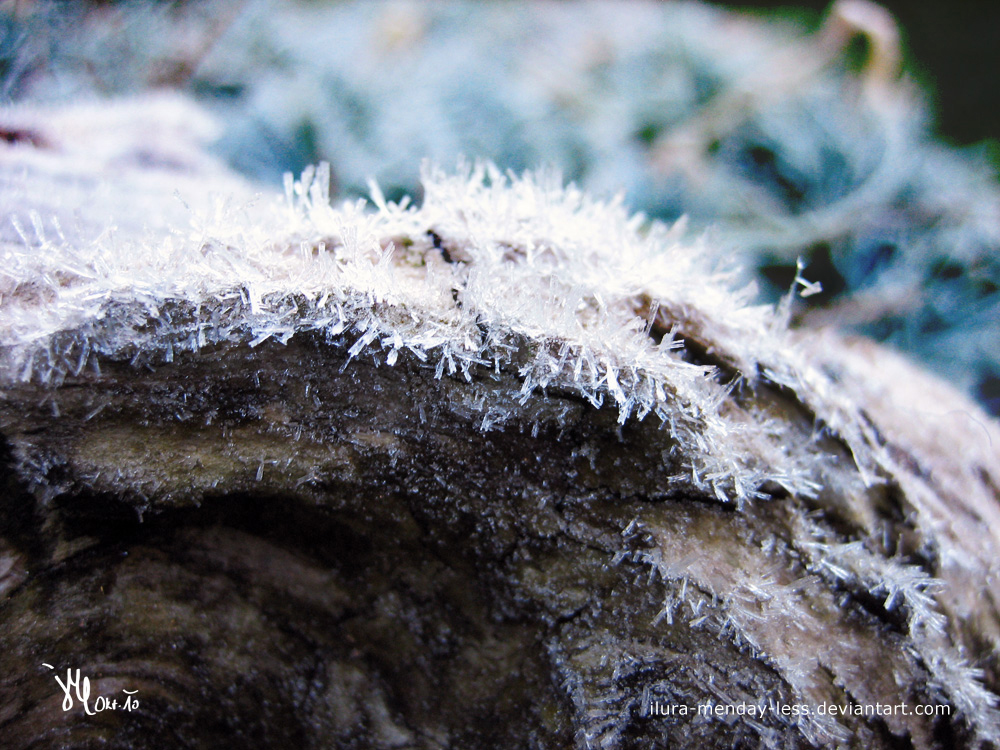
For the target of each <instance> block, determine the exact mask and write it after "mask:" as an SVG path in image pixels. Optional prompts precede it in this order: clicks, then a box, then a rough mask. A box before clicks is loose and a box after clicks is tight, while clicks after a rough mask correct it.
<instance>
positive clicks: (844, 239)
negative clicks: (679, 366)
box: [0, 0, 1000, 413]
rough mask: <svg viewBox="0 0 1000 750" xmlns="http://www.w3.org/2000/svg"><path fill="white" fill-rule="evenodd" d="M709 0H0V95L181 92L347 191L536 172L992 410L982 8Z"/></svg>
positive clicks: (238, 144)
mask: <svg viewBox="0 0 1000 750" xmlns="http://www.w3.org/2000/svg"><path fill="white" fill-rule="evenodd" d="M733 5H734V7H732V8H728V9H727V8H723V7H721V6H719V5H715V6H709V5H705V4H699V3H694V2H667V1H661V2H654V1H652V0H650V1H649V2H641V1H636V2H625V1H622V0H607V1H606V2H573V1H572V0H564V1H563V2H526V1H523V0H495V1H494V2H471V1H466V2H460V1H458V0H455V1H454V2H417V1H416V0H384V1H383V0H342V1H337V0H326V1H323V0H247V1H246V2H219V1H215V0H203V1H200V2H195V1H193V0H192V1H189V2H169V3H168V2H140V1H135V0H134V1H132V2H74V3H58V2H52V1H51V0H50V1H41V0H35V1H23V2H10V1H7V2H2V3H0V97H2V99H3V101H4V102H22V101H37V102H59V101H66V100H71V99H78V98H81V97H94V96H116V95H124V94H130V93H135V92H139V91H143V90H147V89H150V88H162V87H168V88H176V89H180V90H183V91H186V92H188V93H190V94H191V95H193V96H195V97H197V98H198V99H199V100H201V101H202V102H203V103H205V104H206V106H208V107H209V108H211V109H212V110H214V111H215V112H216V113H217V115H218V116H219V118H220V120H221V121H222V123H223V124H224V129H223V132H222V134H221V136H220V138H219V140H218V142H217V143H216V144H215V148H216V149H217V151H218V153H219V154H220V155H222V156H223V157H224V158H226V159H227V160H228V161H229V162H230V163H231V164H232V165H233V166H234V167H235V168H237V169H238V170H240V171H242V172H244V173H245V174H247V175H249V176H251V177H253V178H255V179H259V180H263V181H268V182H277V181H279V180H280V178H281V175H282V174H283V173H284V172H285V171H289V170H290V171H294V172H297V171H299V170H301V169H302V168H304V167H305V166H306V165H307V164H309V163H312V162H315V161H318V160H321V159H322V160H326V161H329V162H330V163H331V165H332V168H333V175H334V183H335V184H334V187H335V189H337V190H338V191H339V192H340V194H342V195H345V196H352V195H361V194H365V193H366V192H367V189H368V187H367V185H368V179H369V178H375V179H377V180H378V181H379V183H380V185H381V186H382V188H383V190H384V192H385V193H386V195H387V196H388V197H389V198H390V199H396V198H399V197H401V196H402V195H403V194H415V195H416V196H417V197H418V198H419V184H418V182H417V175H418V170H419V165H420V163H421V161H422V160H423V159H425V158H431V159H434V160H436V161H438V162H440V163H442V164H444V165H446V166H447V165H449V164H453V163H455V161H456V160H457V159H458V158H459V157H460V156H466V157H469V158H488V159H491V160H493V161H495V162H496V163H497V164H498V165H500V166H501V167H503V168H508V169H512V170H514V171H521V170H523V169H528V168H532V167H536V166H539V165H542V164H554V165H555V166H557V167H559V168H560V169H561V170H562V171H563V174H564V175H565V176H566V178H567V179H569V180H574V181H577V182H578V183H580V184H581V185H583V186H585V187H587V188H588V189H590V190H591V191H593V192H595V193H597V194H599V195H611V194H613V193H616V192H624V193H625V196H626V201H627V203H628V204H629V205H630V206H631V207H632V208H633V209H635V210H641V211H643V212H645V213H646V214H647V215H648V216H650V217H653V218H658V219H664V220H667V221H673V220H676V219H677V218H679V217H680V216H682V215H686V216H687V217H688V220H689V222H690V228H691V231H692V232H703V231H708V232H709V233H710V235H711V237H712V240H713V242H714V243H716V244H717V245H718V246H721V247H723V248H725V249H726V250H727V251H728V252H729V254H730V255H731V256H732V257H733V258H734V259H736V260H737V261H738V262H740V263H743V264H747V265H748V266H749V267H750V268H752V269H755V272H756V278H757V280H758V281H759V283H760V285H761V288H762V293H763V295H764V297H765V298H769V299H771V300H773V299H776V298H777V297H778V296H779V295H780V294H782V293H784V292H786V291H787V290H788V288H789V287H790V285H791V284H792V282H793V278H794V275H795V268H796V263H797V261H798V260H799V259H801V260H802V262H803V263H804V264H805V272H804V275H805V276H806V278H808V279H810V280H814V281H819V282H821V283H822V286H823V292H822V293H820V294H815V295H813V296H810V297H809V298H807V299H806V300H804V303H803V305H802V306H801V308H800V313H799V315H798V319H797V324H799V325H803V326H809V325H824V324H835V325H840V326H843V327H848V328H852V329H854V330H856V331H859V332H861V333H864V334H867V335H870V336H873V337H875V338H877V339H879V340H881V341H884V342H887V343H889V344H891V345H893V346H896V347H897V348H899V349H901V350H903V351H906V352H908V353H909V354H910V355H911V356H912V357H913V358H915V359H917V360H920V361H922V362H923V363H924V364H925V365H927V366H929V367H931V368H932V369H936V370H937V371H938V372H940V373H942V374H945V375H946V376H947V377H948V378H949V379H950V380H951V381H952V382H954V383H955V384H956V385H958V386H959V387H962V388H964V389H965V390H966V391H968V392H969V393H971V394H973V395H974V396H976V397H977V398H979V399H980V400H981V402H982V403H983V404H984V405H986V406H987V408H989V409H990V410H991V411H993V412H994V413H998V412H1000V256H998V249H1000V191H998V188H997V185H996V179H995V169H994V165H993V164H991V161H990V158H991V157H990V154H991V146H990V144H991V142H992V141H991V139H993V138H995V137H996V136H997V135H1000V123H998V120H1000V106H997V105H998V104H1000V103H998V102H996V99H997V96H998V95H1000V87H998V86H997V85H996V84H995V83H993V71H995V70H996V69H997V57H998V56H1000V49H998V47H997V45H994V44H993V42H992V38H991V36H992V31H993V29H995V28H997V25H996V24H997V22H998V21H1000V4H996V3H990V2H964V3H963V2H960V3H950V4H947V5H943V4H940V3H931V2H919V1H918V2H905V1H904V0H894V1H893V2H892V3H890V4H889V5H888V7H889V9H890V10H891V11H892V13H894V14H895V20H894V19H893V16H890V15H889V14H887V13H885V12H884V11H882V10H881V8H880V7H878V6H875V5H872V4H870V3H867V2H861V1H860V0H841V2H839V3H838V4H836V5H834V6H828V4H827V3H825V2H814V1H813V0H807V1H806V2H802V3H798V4H794V5H791V4H788V3H748V2H742V3H737V4H733ZM900 29H901V31H900ZM901 68H902V72H901ZM914 81H916V84H915V83H914ZM917 84H921V85H917ZM928 91H932V92H934V93H933V94H931V95H930V96H931V99H930V100H929V99H928V94H927V93H926V92H928ZM932 112H934V113H936V119H937V124H935V116H932ZM0 126H2V123H0ZM942 138H943V139H944V140H943V141H942ZM946 143H947V144H950V145H946ZM959 146H961V147H962V148H959ZM995 150H996V149H995V148H993V151H994V152H995Z"/></svg>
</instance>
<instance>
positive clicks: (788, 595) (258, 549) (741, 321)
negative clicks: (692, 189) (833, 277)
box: [0, 99, 1000, 748]
mask: <svg viewBox="0 0 1000 750" xmlns="http://www.w3.org/2000/svg"><path fill="white" fill-rule="evenodd" d="M0 125H2V127H3V128H4V129H5V133H8V134H11V135H10V137H5V139H4V140H5V141H6V144H5V145H3V146H2V149H3V150H2V151H0V180H2V183H0V184H2V191H3V195H4V200H3V212H4V217H3V222H2V229H0V231H2V242H3V248H2V252H3V255H4V261H3V267H4V271H3V275H2V278H0V284H2V287H0V293H2V305H0V347H2V350H0V371H2V378H3V391H2V400H0V423H2V433H3V437H4V441H5V447H4V455H3V460H4V463H5V465H6V468H7V471H6V473H5V492H4V494H3V497H2V501H0V519H2V521H0V524H2V525H0V530H2V539H0V545H2V546H0V592H2V593H3V597H4V601H3V604H2V607H0V664H2V669H0V740H2V745H3V746H4V747H7V748H26V747H57V746H58V747H62V746H70V745H72V746H90V745H94V746H96V745H101V746H104V747H122V748H124V747H129V748H139V747H163V746H178V747H218V746H222V745H224V746H227V747H271V746H273V747H288V746H301V747H358V746H364V747H375V748H400V747H412V748H460V747H504V748H506V747H580V748H589V747H605V748H628V747H637V748H650V747H671V748H684V747H736V746H739V747H764V748H790V747H840V746H842V747H859V748H861V747H864V748H880V747H882V748H890V747H899V746H901V745H905V744H907V743H909V744H910V745H912V746H913V747H917V748H939V747H941V748H944V747H994V746H996V743H997V739H998V737H1000V725H998V715H997V712H996V709H995V697H996V694H997V691H998V689H1000V662H998V656H997V654H998V650H997V646H998V644H1000V630H998V628H1000V615H998V610H997V601H998V595H1000V582H998V578H997V560H998V559H1000V557H998V552H1000V538H998V535H1000V517H998V516H1000V513H998V504H997V500H998V489H997V488H998V486H1000V431H998V429H997V425H996V424H995V423H994V422H992V421H991V420H990V419H989V418H988V417H986V416H985V415H983V414H982V413H981V412H980V411H979V410H978V409H977V407H975V406H974V405H972V404H970V403H969V402H968V401H967V400H966V399H965V398H964V397H962V396H959V395H957V394H955V393H954V392H953V391H952V390H951V389H950V388H949V387H948V386H947V385H945V384H943V383H940V382H938V381H936V380H933V379H931V378H930V377H929V376H926V375H924V374H923V373H921V372H920V371H919V370H918V369H916V368H915V367H914V366H913V365H911V364H908V363H906V362H904V361H902V360H901V359H899V358H898V357H897V356H895V355H893V354H891V353H889V352H887V351H885V350H882V349H879V348H877V347H876V346H874V345H872V344H867V343H864V342H859V341H853V342H852V341H847V340H843V339H841V338H839V337H837V336H836V335H834V334H832V333H829V332H818V331H809V332H799V333H793V332H790V331H788V330H787V328H786V325H785V321H786V320H787V314H788V310H787V307H779V308H777V309H774V308H771V307H762V306H754V305H753V304H751V300H752V297H751V294H750V293H749V292H748V291H746V290H743V291H740V290H734V289H733V288H732V286H731V284H730V280H729V277H728V276H727V275H726V273H725V272H724V271H722V270H719V269H720V266H719V265H718V258H716V257H715V256H714V255H713V250H712V248H711V247H709V246H706V245H704V244H703V243H692V242H690V241H688V240H686V239H685V238H684V237H683V231H682V228H675V229H668V228H665V227H662V226H659V225H656V224H653V225H647V224H645V223H644V222H643V221H642V220H641V219H636V218H630V217H629V216H628V214H627V212H626V211H625V210H624V209H623V208H622V207H621V206H620V205H619V204H618V203H615V202H610V203H603V202H600V201H595V200H593V199H591V198H588V197H587V196H585V195H582V194H580V193H579V192H577V191H575V190H574V189H572V188H564V187H563V186H562V185H561V184H559V182H558V179H556V178H554V177H553V176H550V175H535V176H530V175H529V176H525V177H523V178H513V177H505V176H502V175H499V174H497V173H495V172H494V171H492V170H490V169H489V168H488V167H486V166H476V167H469V168H465V169H460V170H459V172H458V174H456V175H446V174H443V173H439V172H436V171H433V170H427V171H426V174H425V185H424V195H423V198H422V201H421V204H420V206H419V207H409V206H407V205H394V204H387V203H386V202H385V201H384V200H383V199H382V198H381V197H380V195H379V194H378V191H377V189H373V196H372V203H373V206H372V207H371V208H369V207H366V206H363V205H360V204H358V205H346V206H340V207H336V208H335V207H331V205H330V202H329V199H328V196H327V195H326V191H325V185H326V180H327V177H326V176H325V175H324V174H323V171H322V170H318V171H310V172H309V173H307V174H305V175H303V178H302V180H300V181H298V182H294V183H292V182H291V181H290V182H289V184H288V186H287V188H288V189H287V197H285V198H282V197H280V196H270V195H267V194H263V195H256V189H255V188H253V187H252V186H248V185H246V184H244V183H243V182H241V181H240V180H239V179H238V178H237V177H235V176H233V175H231V174H228V173H226V171H225V170H224V169H223V168H222V167H221V166H219V165H218V164H216V163H215V162H214V161H213V160H212V159H211V158H210V157H208V156H206V155H205V153H204V152H203V151H202V150H201V148H200V146H199V143H200V140H201V139H202V138H204V137H205V134H206V133H207V131H206V130H204V128H205V127H207V123H205V121H204V120H203V117H202V115H201V114H200V113H199V112H198V111H196V110H193V109H191V108H190V107H189V106H188V105H186V104H185V103H184V102H183V101H180V100H172V99H150V100H144V101H141V102H133V103H128V104H118V105H105V106H102V107H90V108H87V107H80V108H75V109H72V110H69V111H62V112H41V111H35V110H11V111H6V112H3V113H2V122H0ZM213 196H216V197H213ZM803 283H805V282H803ZM67 670H69V671H68V672H67ZM76 670H79V672H76ZM74 675H77V676H79V678H80V681H79V683H76V684H75V685H74V684H73V683H72V680H73V677H74ZM56 678H58V679H56ZM84 678H86V679H87V680H88V682H87V683H86V684H87V686H89V691H90V692H89V697H87V696H81V694H80V693H79V692H77V691H78V690H82V689H83V688H82V687H81V686H82V684H83V681H84ZM61 683H62V684H65V685H66V689H64V688H63V687H62V685H61ZM81 697H87V700H86V701H81V700H80V699H81ZM114 699H117V700H118V704H116V705H115V707H114V708H108V706H109V705H111V704H110V701H112V700H114ZM102 701H103V702H102ZM129 701H131V702H130V703H129ZM136 702H137V703H136ZM126 703H128V706H129V707H128V708H123V706H125V705H126ZM99 708H105V709H107V710H97V709H99Z"/></svg>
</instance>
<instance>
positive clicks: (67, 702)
mask: <svg viewBox="0 0 1000 750" xmlns="http://www.w3.org/2000/svg"><path fill="white" fill-rule="evenodd" d="M42 666H43V667H47V668H48V669H55V667H53V666H52V665H51V664H45V663H44V662H43V663H42ZM55 678H56V682H58V683H59V687H61V688H62V690H63V702H62V709H63V711H69V710H70V709H72V708H73V696H74V694H75V695H76V700H77V702H78V703H80V704H82V705H83V710H84V711H86V712H87V715H88V716H94V715H95V714H99V713H101V712H102V711H134V710H135V709H137V708H139V699H138V698H135V697H133V696H135V694H136V693H138V692H139V691H138V690H124V689H123V690H122V692H123V693H125V695H127V696H128V697H127V698H126V699H125V700H124V701H123V702H122V703H120V704H119V702H118V698H106V697H105V696H103V695H99V696H97V697H96V698H94V705H93V709H91V705H90V678H89V677H84V678H83V679H82V680H81V679H80V670H79V669H77V670H76V674H75V675H74V674H73V670H72V669H67V670H66V681H65V682H63V681H62V680H61V679H60V678H59V675H55Z"/></svg>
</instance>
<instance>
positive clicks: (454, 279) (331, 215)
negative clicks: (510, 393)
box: [0, 164, 864, 502]
mask: <svg viewBox="0 0 1000 750" xmlns="http://www.w3.org/2000/svg"><path fill="white" fill-rule="evenodd" d="M423 184H424V197H423V200H422V203H421V205H420V206H419V207H416V206H413V205H411V204H410V203H409V202H408V201H407V200H404V201H402V202H401V203H400V204H395V203H389V202H387V201H386V200H385V199H384V198H383V197H382V195H381V193H380V191H379V190H378V188H377V187H376V186H375V185H372V199H371V203H372V204H373V207H372V206H369V204H368V203H367V202H365V201H359V202H353V203H347V204H344V205H339V206H332V205H331V203H330V198H329V195H328V188H327V186H328V185H329V174H328V171H327V168H326V167H325V166H321V167H320V168H319V169H309V170H307V171H306V172H305V173H304V174H303V176H302V179H301V180H298V181H295V180H293V179H292V178H291V177H289V178H288V179H287V180H286V196H285V199H284V200H281V199H278V198H274V199H260V198H258V199H257V200H254V201H249V202H244V203H243V204H242V205H238V204H239V199H231V200H229V201H227V200H224V199H218V200H216V201H215V203H214V204H212V205H210V206H209V207H205V206H198V207H195V209H193V210H192V211H191V213H192V216H193V217H194V218H193V219H192V222H191V226H190V227H189V228H185V229H184V230H183V231H180V230H178V229H169V230H167V231H161V232H159V233H157V232H155V231H153V230H150V231H148V232H147V233H146V234H145V235H143V236H140V237H135V236H128V237H120V236H118V235H117V234H116V232H115V230H114V228H113V227H112V228H110V229H108V230H107V231H106V232H103V233H102V234H100V236H98V237H96V238H93V239H91V240H90V241H88V242H79V241H73V242H70V241H68V240H66V238H65V236H64V233H63V231H62V228H61V227H60V226H59V225H58V223H57V222H53V221H47V220H46V217H43V216H40V215H38V214H30V215H29V216H27V217H15V218H14V219H13V222H14V224H15V227H16V229H17V232H18V234H19V235H20V237H21V240H22V244H21V245H20V246H19V247H18V246H8V249H7V251H6V256H7V257H6V258H5V262H4V264H5V266H6V267H7V269H8V270H7V271H6V273H5V276H4V279H3V287H2V294H3V309H2V314H0V325H2V328H0V331H2V333H0V336H2V345H3V360H2V366H3V372H4V376H5V378H6V379H8V380H21V381H25V380H29V379H36V380H41V381H43V382H48V383H53V384H57V383H58V382H60V380H61V379H62V378H63V377H65V376H66V375H67V374H78V373H79V372H81V371H82V370H83V369H84V368H86V367H88V366H90V367H96V366H97V357H95V355H109V356H116V357H121V356H128V357H132V358H134V359H136V360H137V361H144V360H146V359H147V358H152V359H157V360H162V359H166V360H167V361H171V360H172V359H173V357H174V354H175V352H177V351H182V350H197V349H199V348H201V347H205V346H208V345H212V344H217V343H220V342H238V343H247V344H249V346H251V347H256V346H258V345H260V344H262V343H263V342H265V341H267V340H268V339H274V340H277V341H280V342H283V343H284V342H287V341H288V340H289V339H290V338H291V337H292V336H294V335H295V334H296V333H299V332H303V331H316V332H320V333H322V334H325V335H326V336H327V337H328V338H329V339H330V340H335V339H336V340H337V341H342V340H346V341H348V342H349V343H348V345H349V354H350V356H351V357H352V358H354V357H357V356H368V355H372V356H377V357H384V358H385V361H386V362H387V363H388V364H390V365H392V364H394V363H395V362H396V361H397V359H398V357H399V355H400V353H401V352H403V351H407V352H410V353H411V354H412V355H413V356H415V357H417V358H418V359H419V360H421V361H424V362H427V363H428V366H431V367H434V368H435V375H436V376H437V377H442V376H444V375H448V376H456V377H464V378H466V379H471V376H472V373H473V371H474V370H475V369H477V368H483V369H487V370H492V371H495V372H499V371H500V370H501V369H506V370H508V371H510V370H511V369H514V370H516V372H517V373H518V375H519V376H520V378H521V379H522V383H523V385H522V387H521V390H520V399H521V402H522V404H523V403H525V402H526V401H527V400H528V399H529V398H531V397H532V394H533V393H535V392H536V391H538V390H540V389H545V388H547V387H559V388H563V389H570V390H571V391H575V392H577V393H579V394H581V395H582V396H584V397H585V398H586V399H588V400H589V401H590V402H591V403H592V404H593V405H594V406H595V407H600V406H602V405H605V404H613V405H614V406H615V407H616V408H617V409H618V413H619V421H620V422H621V423H625V422H626V421H627V420H629V419H643V418H646V417H647V416H648V415H650V414H652V415H655V418H657V419H659V420H661V421H662V422H663V424H664V425H665V427H666V428H668V429H670V430H671V432H672V433H673V435H674V437H675V438H676V439H677V441H678V444H679V446H680V448H681V449H682V451H681V452H682V453H683V454H684V456H685V458H684V459H683V461H682V463H683V465H685V466H686V467H687V468H686V469H685V478H686V479H687V480H693V481H694V482H695V484H696V485H698V486H701V487H703V488H705V489H706V490H708V491H711V492H712V493H714V494H715V495H716V496H717V497H718V498H719V499H720V500H723V501H730V500H735V501H738V502H743V501H744V500H746V499H749V498H752V497H755V496H759V494H760V492H759V489H760V487H761V485H762V484H764V483H765V482H771V483H774V484H777V485H780V486H782V487H784V488H785V489H787V490H788V491H791V492H793V493H800V494H812V493H813V492H814V491H815V490H816V489H817V485H816V484H815V477H816V467H815V465H813V464H812V463H811V461H812V458H811V457H810V453H809V446H808V441H805V443H806V444H802V443H803V441H801V440H796V439H791V436H790V435H789V434H788V433H787V426H779V423H778V422H774V423H772V422H771V421H770V420H769V419H768V418H767V417H766V416H764V415H763V414H758V413H756V412H755V410H754V409H753V408H750V407H747V406H740V405H738V400H736V399H733V398H731V391H732V389H733V388H734V387H739V384H740V381H741V380H744V379H745V380H749V381H751V382H754V381H756V380H757V378H758V372H761V371H763V372H766V373H767V375H768V377H769V378H770V379H772V380H774V381H776V382H780V383H781V384H783V385H786V386H791V387H793V388H796V389H798V390H802V391H806V390H808V388H809V387H816V386H817V383H816V382H812V383H811V385H808V387H807V385H806V384H809V383H810V379H812V381H815V380H816V378H817V377H819V376H818V375H817V373H816V372H815V371H809V369H808V368H806V367H805V366H804V365H802V363H801V362H799V361H798V360H797V359H796V358H795V350H794V347H793V346H792V345H791V343H790V341H789V338H788V334H787V331H786V328H785V319H786V318H787V311H786V310H783V309H781V308H777V309H776V308H774V307H771V306H762V305H754V304H753V303H752V298H753V294H754V292H753V289H748V288H743V289H739V288H735V287H734V285H733V284H734V278H735V275H734V274H733V273H732V272H731V270H728V271H727V270H726V269H724V267H723V265H722V264H720V262H719V258H718V257H717V254H716V253H714V252H713V251H712V248H711V247H710V246H709V245H708V244H707V243H705V242H703V241H696V242H690V241H685V239H684V237H683V234H684V233H683V226H675V227H667V226H664V225H662V224H659V223H655V222H654V223H649V222H646V221H645V219H644V218H643V217H642V216H641V215H636V216H630V215H629V213H628V211H627V210H626V209H625V207H624V206H623V205H622V202H621V201H620V200H612V201H599V200H595V199H593V198H591V197H589V196H587V195H586V194H584V193H582V192H581V191H579V190H577V189H575V188H574V187H572V186H569V187H564V186H563V185H562V184H561V181H560V178H559V176H558V175H556V174H554V173H546V172H541V173H536V174H530V173H529V174H525V175H524V176H523V177H514V176H512V175H504V174H501V173H500V172H499V171H498V170H497V169H495V168H493V167H492V166H490V165H487V164H478V165H476V166H465V167H463V168H460V169H459V170H458V171H457V172H456V173H454V174H446V173H444V172H442V171H441V170H439V169H435V168H425V169H424V174H423ZM692 342H693V345H694V346H696V347H697V349H698V350H699V351H701V352H702V355H703V356H701V357H700V358H692V357H691V356H689V351H688V349H689V348H690V345H691V343H692ZM706 352H707V355H706V354H705V353H706ZM692 359H696V360H697V361H692ZM705 361H711V362H715V363H718V364H720V365H722V367H723V370H719V369H717V368H716V367H714V366H712V365H707V364H704V363H703V362H705ZM821 381H822V382H819V383H818V386H819V389H820V390H822V388H823V387H825V385H826V381H825V380H822V378H821ZM482 409H483V416H482V421H481V423H480V427H481V428H482V429H489V428H491V427H493V426H496V425H498V424H502V423H503V422H504V421H505V419H507V418H508V417H510V416H511V415H510V413H509V409H504V408H499V407H496V406H495V405H491V404H483V406H482ZM828 420H829V421H830V422H831V423H836V422H837V421H838V420H837V419H836V415H835V414H832V415H830V416H829V417H828ZM840 421H841V422H843V423H844V424H845V425H849V423H850V420H849V419H842V420H840ZM843 433H844V437H845V439H847V441H848V443H849V444H852V443H853V444H858V445H860V444H861V443H863V442H864V436H863V435H860V434H859V435H853V436H852V434H851V431H850V429H845V430H843Z"/></svg>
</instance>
